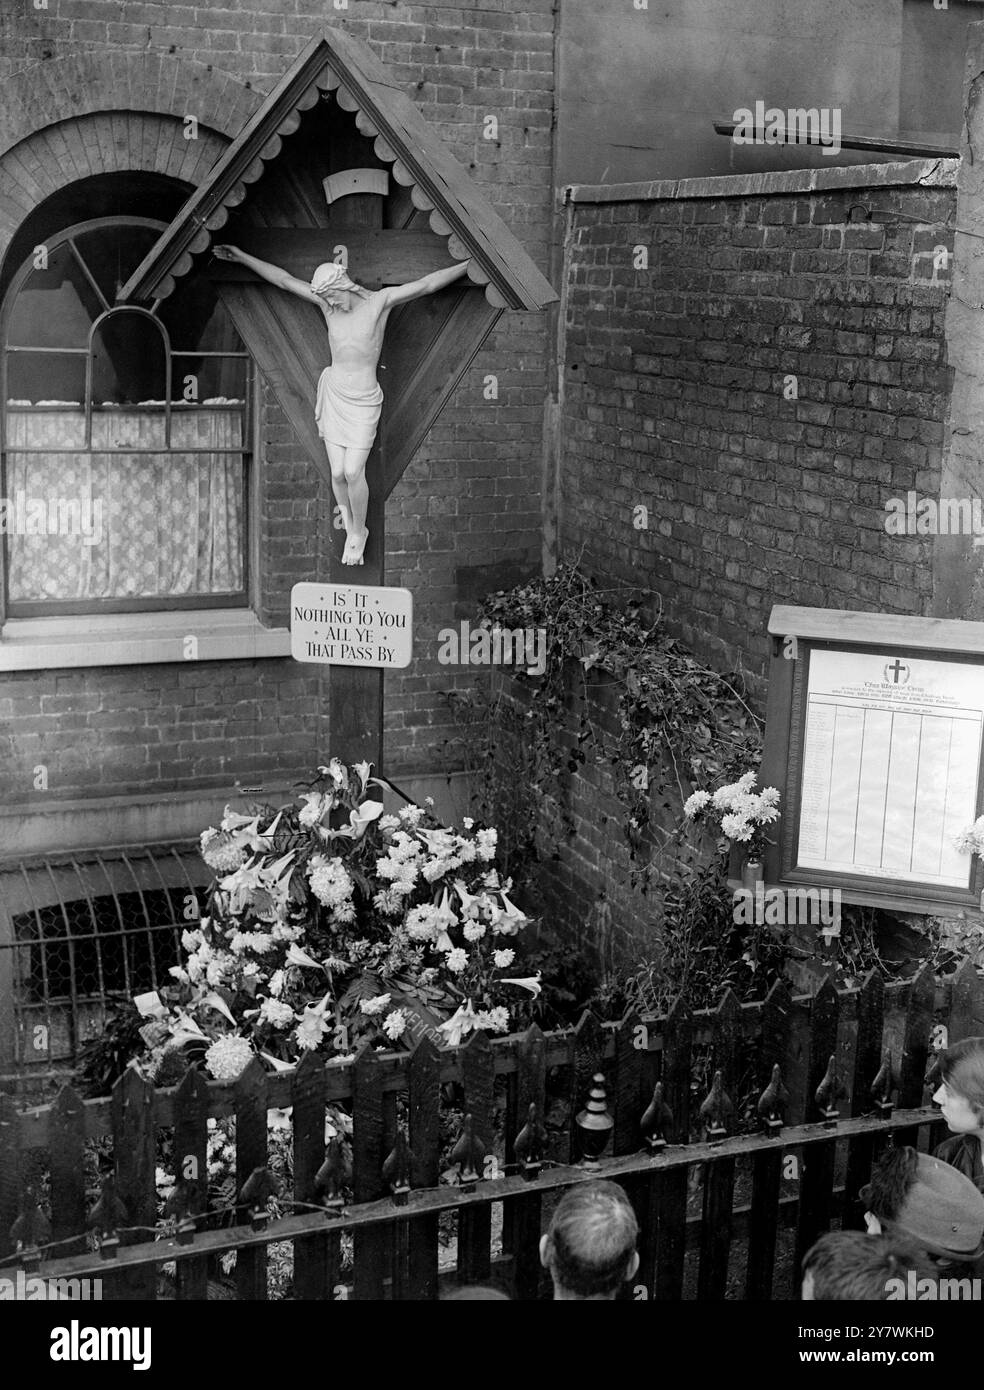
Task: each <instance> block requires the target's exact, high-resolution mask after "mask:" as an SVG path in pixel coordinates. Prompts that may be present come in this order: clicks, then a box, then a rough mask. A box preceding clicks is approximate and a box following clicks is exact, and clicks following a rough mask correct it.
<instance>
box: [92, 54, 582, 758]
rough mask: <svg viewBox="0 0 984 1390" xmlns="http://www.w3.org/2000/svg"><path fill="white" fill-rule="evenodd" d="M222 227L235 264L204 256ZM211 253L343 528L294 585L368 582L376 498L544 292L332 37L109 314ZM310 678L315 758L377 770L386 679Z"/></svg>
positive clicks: (374, 67) (250, 129)
mask: <svg viewBox="0 0 984 1390" xmlns="http://www.w3.org/2000/svg"><path fill="white" fill-rule="evenodd" d="M220 228H226V231H225V232H224V235H223V237H222V241H223V242H224V243H227V244H229V243H231V244H232V245H233V246H235V247H237V248H238V252H232V253H231V254H230V253H228V252H226V251H224V250H222V249H220V248H215V241H216V240H218V238H216V237H214V235H213V234H214V233H215V232H217V231H218V230H219V229H220ZM212 250H217V251H218V254H217V259H215V260H213V261H212V263H211V265H210V267H209V270H208V275H209V278H210V279H211V280H213V281H214V282H215V287H216V289H217V291H218V294H219V296H220V298H221V300H222V302H223V304H224V306H225V308H226V309H227V310H228V311H229V314H230V315H231V317H232V319H233V322H234V323H235V326H236V328H237V330H238V331H239V334H240V336H241V337H242V339H243V342H244V343H245V345H246V347H247V348H248V350H249V352H250V354H251V356H252V358H253V359H254V361H255V362H256V364H257V366H258V367H259V369H260V371H261V372H262V374H263V376H264V377H265V379H266V382H267V384H268V385H269V386H270V388H271V389H272V391H273V393H274V394H275V396H276V397H277V400H278V402H279V404H280V406H281V408H282V409H283V411H284V413H285V415H286V417H287V419H288V420H289V421H290V423H291V425H292V426H293V429H294V432H295V434H296V436H297V439H298V441H299V443H300V445H301V447H302V449H303V450H304V452H305V454H306V455H307V457H308V458H309V459H310V460H311V462H312V464H313V465H314V466H315V467H316V468H317V469H318V471H319V472H320V473H321V475H322V477H324V478H325V480H326V481H328V482H330V485H331V488H332V491H333V494H334V498H335V501H336V503H337V509H338V513H339V516H340V519H341V522H342V523H343V525H344V528H345V541H344V546H342V545H341V544H339V541H338V539H337V538H336V536H335V533H334V529H331V530H330V531H329V536H330V546H329V547H328V550H329V554H330V558H329V560H328V563H327V564H325V562H324V561H325V556H324V552H323V551H322V552H321V554H319V553H318V552H317V548H316V547H317V545H318V541H317V539H316V538H315V537H312V541H313V553H312V554H311V555H310V557H309V563H308V565H307V570H308V575H306V576H305V580H307V578H308V577H309V576H317V579H318V583H319V584H320V583H321V581H322V579H324V582H325V584H326V585H331V586H332V587H333V588H335V587H336V586H337V587H342V586H347V587H348V588H349V589H352V588H355V589H356V590H358V589H361V588H363V587H369V588H374V587H381V586H382V585H383V567H384V556H385V541H386V537H385V502H386V499H387V497H388V496H389V495H390V493H392V491H393V489H394V488H395V487H397V485H398V484H399V482H400V479H401V478H402V476H403V474H404V472H405V471H406V469H407V468H408V466H409V465H410V463H411V460H412V459H413V457H414V455H415V454H416V452H417V450H418V449H419V448H420V446H421V444H422V443H423V441H424V439H425V438H426V436H427V434H428V432H429V430H430V428H431V426H432V425H433V424H434V421H435V420H436V419H437V418H438V416H439V415H440V413H441V411H442V410H443V408H444V406H445V404H446V403H447V401H448V400H449V399H450V397H451V395H452V392H453V391H454V389H455V387H456V386H457V384H458V383H459V381H460V380H461V378H462V376H463V374H464V372H465V371H466V370H467V369H468V367H469V366H470V364H471V362H472V359H473V358H474V355H475V353H476V352H477V351H478V350H479V348H480V347H481V346H482V344H483V342H484V341H485V339H486V337H487V336H488V333H489V331H490V330H491V328H492V327H493V325H494V324H495V323H496V321H497V319H498V318H499V316H500V314H501V313H502V311H503V310H504V309H507V308H512V309H525V310H532V311H540V310H542V309H543V308H544V307H545V306H546V305H547V304H550V303H553V302H555V301H556V299H557V296H556V294H555V293H554V291H553V290H552V289H551V287H550V285H549V284H548V283H547V282H546V280H545V279H544V278H543V276H542V275H541V274H540V272H539V271H538V269H537V268H536V266H535V265H534V264H533V262H532V261H531V259H530V257H529V256H528V255H527V253H526V252H525V251H524V250H523V248H522V246H520V244H519V243H518V242H517V241H516V239H515V237H513V235H512V234H511V233H510V232H509V230H508V228H506V227H505V226H504V225H503V223H502V222H501V221H500V219H499V218H498V216H497V215H496V213H495V212H494V211H493V209H492V208H491V206H490V205H489V203H488V202H487V200H486V199H485V198H483V196H482V195H481V193H480V192H479V191H478V190H477V189H476V187H475V186H474V184H473V182H472V180H471V178H470V176H469V173H468V171H467V170H466V169H465V168H463V167H462V166H461V165H460V164H459V163H458V162H457V161H456V160H455V159H454V158H453V156H452V155H451V154H450V152H449V151H448V150H447V149H445V148H444V146H443V145H442V144H441V141H440V140H439V139H438V138H437V136H436V135H435V133H434V132H433V130H431V129H430V128H429V127H428V125H427V123H426V122H425V121H424V120H423V118H422V116H421V115H420V112H419V111H418V110H417V108H416V107H415V105H414V103H413V102H412V101H411V100H410V98H409V97H408V96H407V95H406V93H404V92H402V91H401V90H400V87H399V84H398V83H397V82H395V81H394V79H393V77H392V75H391V74H389V73H388V72H387V71H386V69H385V68H384V67H383V66H382V65H381V64H379V63H378V62H377V60H376V59H375V58H374V56H373V54H372V53H371V51H370V50H369V49H368V48H367V47H366V46H365V45H364V44H362V43H361V42H360V41H359V40H357V39H355V38H354V37H353V36H352V35H350V34H348V33H346V32H344V31H342V30H339V29H336V28H335V27H334V26H328V27H326V28H325V29H324V30H323V31H321V32H319V33H317V34H315V35H314V36H312V38H311V39H310V41H309V42H308V43H307V44H306V45H305V47H304V48H303V49H302V51H301V52H300V53H299V54H298V56H297V58H296V59H295V60H294V62H293V63H292V64H291V65H290V67H289V69H288V71H287V72H285V74H284V76H283V78H282V79H281V80H280V81H279V82H278V83H277V84H276V86H275V87H274V88H273V89H272V90H271V91H270V93H269V94H268V95H267V97H266V98H265V99H264V100H263V102H262V103H261V105H260V106H259V107H258V108H257V109H256V110H255V111H254V113H253V115H252V116H250V118H249V120H248V121H247V123H246V125H245V126H244V127H243V130H242V131H241V132H240V134H239V135H238V136H237V137H236V139H235V140H234V141H233V142H232V144H231V145H230V146H229V148H228V149H227V150H226V152H225V153H224V154H223V155H222V156H221V158H220V159H219V160H218V162H217V163H216V164H215V165H214V166H213V167H212V169H211V170H210V171H209V173H208V174H207V175H206V177H205V178H204V180H203V181H202V183H201V184H200V185H199V187H198V188H197V189H196V190H195V192H194V193H192V194H191V196H190V197H189V199H188V201H187V203H186V204H185V205H184V207H183V208H182V209H181V211H180V212H179V213H178V215H177V216H176V217H175V218H174V220H173V221H172V222H171V224H170V225H169V226H168V227H167V228H166V230H165V231H164V232H162V233H161V236H160V238H159V239H158V241H157V243H156V244H155V246H154V247H153V248H152V250H151V251H150V252H148V254H147V256H146V257H145V259H144V261H143V262H142V263H141V265H140V266H138V267H137V270H136V271H135V272H134V273H133V275H132V276H131V277H130V279H129V281H128V282H127V284H126V285H125V286H123V287H122V288H121V290H120V292H119V299H120V301H121V302H125V303H135V304H141V303H148V302H153V301H155V300H160V299H162V298H166V297H167V296H168V295H169V294H171V293H172V291H173V290H174V288H175V285H176V284H177V283H178V282H179V281H180V280H181V279H182V278H183V277H185V276H187V275H189V273H191V272H193V271H195V270H196V267H197V268H198V270H203V269H204V266H203V265H202V262H201V261H200V260H199V258H200V257H204V256H205V255H207V254H208V253H209V252H210V251H212ZM466 270H467V278H466ZM304 301H307V302H304ZM326 363H327V364H328V365H327V367H326ZM383 395H385V403H383V402H382V400H381V397H382V396H383ZM316 408H317V419H316ZM380 410H381V414H380V413H379V412H380ZM320 534H321V535H323V532H322V533H320ZM325 570H327V575H325ZM355 606H361V605H359V604H356V605H355ZM323 670H324V672H325V688H326V690H327V694H328V701H327V703H328V721H327V722H328V728H327V730H326V732H324V733H323V734H322V735H321V736H320V737H319V745H320V746H319V748H318V752H319V754H322V753H323V754H324V755H325V756H327V755H328V753H329V752H330V753H331V754H333V755H335V756H338V757H340V758H343V759H344V760H346V761H347V762H356V761H359V760H360V759H367V760H368V761H370V762H373V763H375V764H376V766H377V768H379V767H380V765H381V762H382V722H383V701H382V692H383V672H382V670H381V669H377V668H373V667H369V666H361V665H360V666H354V665H352V666H350V665H336V664H332V665H327V666H325V667H324V668H323Z"/></svg>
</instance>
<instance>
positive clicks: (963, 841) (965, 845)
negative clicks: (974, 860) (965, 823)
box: [953, 816, 984, 859]
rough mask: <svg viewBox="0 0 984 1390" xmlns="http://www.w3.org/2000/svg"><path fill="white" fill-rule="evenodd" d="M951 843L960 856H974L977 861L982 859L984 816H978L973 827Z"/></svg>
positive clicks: (983, 853)
mask: <svg viewBox="0 0 984 1390" xmlns="http://www.w3.org/2000/svg"><path fill="white" fill-rule="evenodd" d="M953 843H954V846H955V847H956V848H957V849H958V850H959V851H960V853H961V854H976V855H977V857H978V859H984V816H978V818H977V820H975V821H974V824H973V825H971V826H969V827H968V828H967V829H966V830H962V831H961V832H960V834H959V835H957V836H956V837H955V838H954V841H953Z"/></svg>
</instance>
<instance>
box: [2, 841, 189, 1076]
mask: <svg viewBox="0 0 984 1390" xmlns="http://www.w3.org/2000/svg"><path fill="white" fill-rule="evenodd" d="M209 879H210V874H209V871H208V869H207V868H206V866H205V865H204V863H203V862H202V860H201V858H200V856H199V853H198V850H197V847H192V846H190V845H188V844H180V845H157V846H153V847H147V848H132V847H128V848H125V849H108V850H102V851H92V850H90V851H79V852H75V853H69V854H64V855H49V856H45V857H43V858H36V859H24V860H16V861H9V862H6V863H0V1082H5V1083H8V1089H10V1085H9V1083H11V1082H15V1083H16V1084H17V1089H25V1088H30V1089H38V1088H43V1087H44V1086H46V1085H48V1084H50V1083H51V1082H53V1081H56V1080H59V1079H63V1078H64V1077H65V1076H66V1075H67V1074H68V1073H69V1072H70V1071H71V1070H72V1068H73V1066H74V1065H75V1063H76V1061H77V1059H78V1055H79V1051H80V1049H81V1048H82V1047H83V1046H84V1044H85V1043H86V1042H87V1041H88V1040H90V1039H91V1038H93V1037H95V1036H98V1034H99V1033H100V1031H101V1030H102V1029H103V1027H104V1026H105V1023H106V1019H107V1016H108V1013H109V1011H110V1009H111V1008H112V1006H113V1004H114V1003H116V1002H118V1001H120V1000H125V999H131V998H132V997H133V995H135V994H140V993H142V992H144V991H146V990H152V989H157V988H158V987H159V986H160V985H162V984H165V983H167V980H168V970H169V968H170V967H171V966H172V965H176V964H178V962H179V959H180V952H181V932H182V930H183V929H184V928H185V927H187V926H191V925H193V923H194V920H195V918H196V917H197V915H198V911H199V904H200V903H202V902H203V901H204V893H205V888H206V886H207V884H208V882H209Z"/></svg>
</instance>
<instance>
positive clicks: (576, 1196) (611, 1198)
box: [547, 1182, 639, 1298]
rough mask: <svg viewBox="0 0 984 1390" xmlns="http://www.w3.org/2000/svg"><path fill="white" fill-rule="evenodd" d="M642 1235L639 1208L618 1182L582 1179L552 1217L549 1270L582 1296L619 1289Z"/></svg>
mask: <svg viewBox="0 0 984 1390" xmlns="http://www.w3.org/2000/svg"><path fill="white" fill-rule="evenodd" d="M638 1235H639V1226H638V1224H637V1222H636V1218H635V1212H634V1211H633V1210H632V1207H631V1206H630V1205H629V1200H628V1198H627V1197H626V1195H625V1193H624V1192H623V1191H622V1189H621V1188H620V1187H619V1186H618V1185H617V1184H616V1183H613V1182H587V1183H578V1185H577V1186H576V1187H572V1188H570V1189H569V1190H568V1192H567V1193H566V1194H565V1195H564V1196H563V1197H562V1198H561V1200H560V1202H558V1204H557V1208H556V1210H555V1211H554V1214H553V1216H552V1218H551V1221H550V1227H549V1230H548V1231H547V1236H548V1238H549V1241H550V1246H551V1257H550V1260H549V1264H550V1273H551V1274H552V1276H553V1277H554V1279H555V1280H556V1282H557V1283H558V1284H559V1285H560V1287H561V1288H563V1289H566V1290H567V1291H568V1292H569V1293H573V1294H578V1295H579V1296H580V1297H581V1298H591V1297H595V1296H597V1295H600V1294H610V1293H614V1292H615V1291H616V1289H618V1287H619V1285H620V1284H622V1283H623V1282H624V1280H625V1278H626V1276H627V1273H628V1264H629V1260H630V1259H631V1257H632V1254H633V1252H634V1250H635V1246H636V1240H637V1238H638Z"/></svg>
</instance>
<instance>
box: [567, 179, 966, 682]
mask: <svg viewBox="0 0 984 1390" xmlns="http://www.w3.org/2000/svg"><path fill="white" fill-rule="evenodd" d="M767 177H768V176H767ZM716 182H717V183H718V184H720V185H727V184H729V183H735V184H737V183H740V182H745V181H743V180H733V181H732V180H717V181H716ZM751 182H754V181H751ZM683 187H684V188H686V187H687V186H686V185H684V186H683ZM954 201H955V191H954V189H953V188H952V187H938V188H923V187H919V186H899V187H864V186H861V187H858V186H852V187H845V188H843V189H841V190H838V191H834V192H829V193H821V194H816V195H813V196H806V195H803V194H798V195H792V194H791V195H788V196H769V195H768V194H763V195H760V196H733V197H727V196H716V197H677V198H673V197H662V198H653V199H650V200H646V201H629V202H619V203H598V204H591V203H583V204H582V203H579V204H577V205H575V207H574V208H573V210H572V213H573V231H572V238H573V239H572V244H571V251H570V263H569V269H568V304H567V316H566V317H567V329H566V372H565V404H564V414H563V423H562V448H561V453H562V458H563V484H562V492H561V496H562V504H561V506H562V523H561V524H562V550H563V553H564V554H565V555H568V556H570V555H574V554H577V553H578V552H579V551H581V550H582V548H583V552H584V563H585V565H586V566H587V568H588V569H589V570H590V571H591V572H593V573H595V574H597V575H599V576H611V577H614V578H617V579H619V580H622V581H625V582H628V583H634V584H639V583H642V584H645V585H648V586H649V587H650V588H652V589H654V590H657V591H658V592H659V593H660V594H661V595H662V598H663V602H664V606H665V607H664V611H665V612H666V614H667V618H668V620H669V622H670V624H671V626H672V627H674V628H675V629H676V630H678V631H679V632H680V633H681V634H682V635H684V636H686V637H688V639H690V640H691V641H692V642H693V643H694V645H695V647H696V649H697V651H698V652H699V653H702V654H703V655H705V656H707V657H709V658H711V659H712V660H714V661H715V662H717V663H719V664H722V665H723V666H725V667H726V668H729V667H731V665H732V664H733V663H735V662H739V661H740V662H741V664H742V665H743V666H744V667H745V668H746V669H747V670H749V671H750V672H751V673H752V675H753V676H759V675H761V674H762V673H763V672H764V668H765V661H766V657H767V640H766V632H765V627H766V622H767V620H768V614H769V610H770V608H771V606H772V605H773V604H775V603H787V604H801V605H808V606H816V607H830V608H856V609H869V610H875V611H885V612H890V613H915V614H925V613H928V612H929V609H930V602H931V597H932V583H933V578H932V560H931V553H930V552H931V546H932V543H931V541H930V540H929V539H928V538H927V539H924V538H922V537H913V538H911V539H908V538H896V537H893V536H890V535H888V534H887V533H886V530H885V516H886V513H885V510H884V508H885V504H886V502H887V500H888V499H889V498H892V497H903V498H904V497H905V494H906V492H907V491H908V490H910V489H915V490H917V491H918V493H919V494H920V495H921V496H930V497H937V496H938V495H939V479H940V450H941V443H942V438H943V420H944V412H945V409H946V402H947V373H946V369H945V346H944V336H943V309H944V304H945V302H946V297H947V292H948V291H947V275H946V272H943V273H942V274H940V273H938V272H937V273H936V274H934V270H933V261H934V256H933V248H934V247H937V246H945V247H948V248H949V249H950V250H952V247H953V232H952V230H951V231H947V230H946V224H947V221H948V219H949V222H950V224H951V225H952V221H953V216H952V215H953V210H954ZM858 204H860V205H861V207H855V211H854V214H853V217H852V214H851V213H850V208H851V206H852V205H858ZM865 209H866V210H869V211H870V217H866V216H865V211H864V210H865ZM859 218H860V219H861V220H855V219H859ZM639 247H642V248H645V251H646V254H647V255H648V267H647V268H645V269H635V268H634V266H633V257H634V255H638V252H637V251H636V250H635V248H639ZM612 309H614V311H615V312H614V313H612V312H611V311H612ZM792 378H795V382H794V383H793V382H791V379H792ZM793 388H795V390H796V392H797V398H796V399H792V398H790V399H787V398H786V397H787V395H791V391H792V389H793ZM638 507H645V508H647V509H648V515H646V514H645V513H642V512H638V511H636V510H635V509H636V508H638ZM643 522H645V523H647V524H646V525H643V524H642V523H643Z"/></svg>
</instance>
